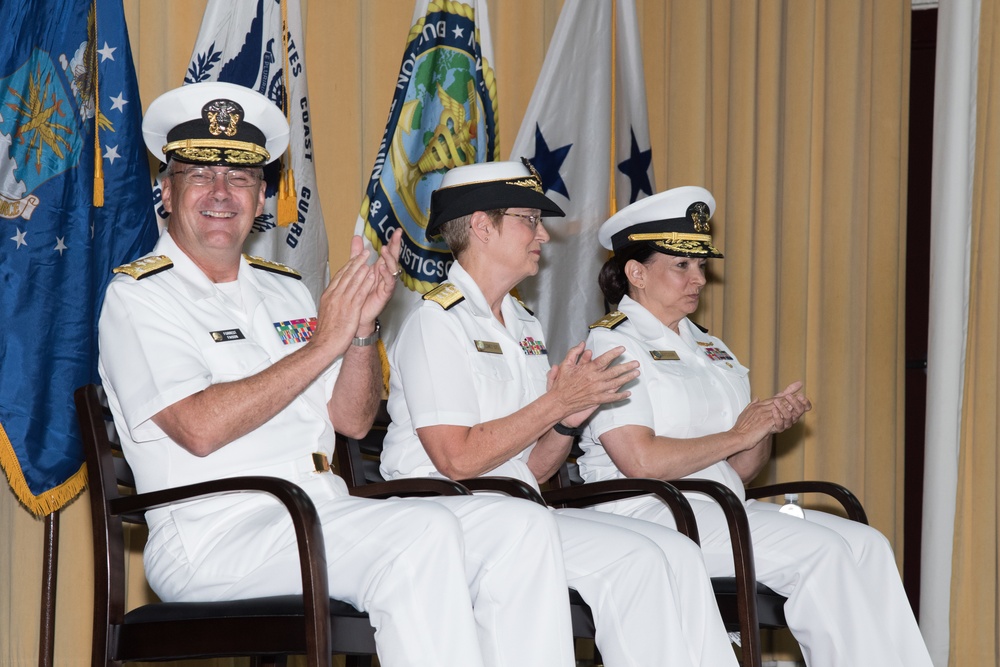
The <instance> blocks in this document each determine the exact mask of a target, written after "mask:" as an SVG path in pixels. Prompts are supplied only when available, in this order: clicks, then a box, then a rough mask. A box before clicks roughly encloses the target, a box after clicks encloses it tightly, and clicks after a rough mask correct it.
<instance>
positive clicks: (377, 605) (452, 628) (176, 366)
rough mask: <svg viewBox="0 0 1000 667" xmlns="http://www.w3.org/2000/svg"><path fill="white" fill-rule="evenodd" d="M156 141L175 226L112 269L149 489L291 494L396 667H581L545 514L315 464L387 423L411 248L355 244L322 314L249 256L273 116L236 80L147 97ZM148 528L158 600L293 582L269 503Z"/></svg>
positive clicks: (239, 500) (262, 589)
mask: <svg viewBox="0 0 1000 667" xmlns="http://www.w3.org/2000/svg"><path fill="white" fill-rule="evenodd" d="M143 133H144V136H145V140H146V144H147V147H148V148H149V149H150V151H151V152H152V153H153V154H154V155H156V156H157V157H158V158H160V159H161V160H162V161H164V162H166V163H167V167H168V169H167V177H166V179H165V180H164V184H163V203H164V207H165V208H166V210H167V211H169V212H170V220H169V227H168V230H167V231H165V232H164V233H163V234H162V236H161V238H160V240H159V242H158V244H157V246H156V248H155V249H154V250H153V252H152V254H151V255H149V256H147V257H145V258H143V259H140V260H138V261H136V262H134V263H133V264H131V265H128V266H125V267H120V269H118V270H116V271H117V272H119V273H120V274H121V275H118V276H116V277H115V279H114V280H113V281H112V282H111V285H110V286H109V288H108V292H107V296H106V299H105V303H104V307H103V310H102V315H101V320H100V348H101V363H100V371H101V376H102V379H103V380H104V386H105V388H106V390H107V393H108V398H109V402H110V405H111V409H112V412H113V414H114V418H115V423H116V426H117V427H118V431H119V432H120V434H121V437H122V443H123V447H124V451H125V455H126V457H127V459H128V460H129V462H130V464H131V465H132V468H133V470H134V472H135V475H136V486H137V487H138V490H139V491H140V492H146V491H153V490H157V489H162V488H168V487H172V486H177V485H182V484H189V483H194V482H198V481H202V480H207V479H214V478H220V477H231V476H237V475H271V476H276V477H281V478H284V479H288V480H291V481H293V482H295V483H297V484H299V485H300V486H301V487H302V488H303V489H304V490H305V491H306V492H307V493H308V494H309V496H310V497H311V499H312V500H313V502H314V503H315V504H316V507H317V510H318V512H319V515H320V519H321V521H322V523H323V528H324V536H325V538H326V551H327V558H326V560H327V566H328V568H329V581H330V594H331V595H332V596H334V597H336V598H339V599H342V600H346V601H348V602H350V603H351V604H353V605H355V606H356V607H358V608H359V609H362V610H365V611H367V612H368V613H369V616H370V619H371V622H372V624H373V626H374V627H375V628H376V629H377V633H376V643H377V646H378V654H379V659H380V662H381V664H382V665H384V666H386V667H389V666H396V667H400V666H402V665H413V664H420V665H437V666H449V667H457V666H459V665H461V666H463V667H464V666H466V665H476V666H487V665H490V666H493V665H495V666H498V667H499V666H509V667H520V666H522V665H534V666H536V667H551V666H552V665H559V666H562V667H566V666H569V665H572V661H573V654H572V641H571V637H570V621H569V609H568V603H567V593H566V587H565V584H564V582H565V573H564V571H563V568H562V560H561V555H560V553H559V543H558V534H557V529H556V527H555V525H554V522H553V521H552V520H551V518H550V517H549V514H548V512H546V511H545V510H544V509H543V508H534V507H530V506H524V507H519V506H513V507H512V506H510V505H509V504H508V503H506V502H502V501H501V500H499V499H489V502H484V499H479V498H474V497H456V498H451V499H449V500H442V501H441V502H440V503H431V502H427V501H425V500H399V499H394V500H368V499H363V498H353V497H350V496H349V495H348V493H347V490H346V486H345V484H344V482H343V480H341V479H340V478H339V477H338V476H336V475H335V474H333V473H332V472H330V471H329V469H328V467H327V466H325V465H323V463H324V462H325V461H327V460H329V457H330V456H331V455H332V452H333V443H334V433H335V430H336V431H340V432H343V433H345V434H347V435H352V436H361V435H363V434H364V433H365V432H366V431H367V430H368V428H369V427H370V425H371V422H372V420H373V418H374V415H375V410H376V408H377V404H378V400H379V393H380V392H379V388H380V380H381V372H380V368H379V361H378V354H377V351H376V346H375V345H374V343H375V342H376V341H377V340H378V324H377V320H376V315H377V314H378V313H379V311H380V310H381V309H382V307H383V306H384V305H385V303H386V301H387V300H388V299H389V297H390V296H391V293H392V290H393V286H394V283H395V280H396V276H397V275H398V274H397V271H398V265H397V257H398V255H399V248H400V243H399V240H397V239H396V238H394V239H392V241H391V242H390V243H389V245H388V246H386V247H383V248H382V249H381V251H380V256H379V257H378V259H377V261H376V262H375V263H374V265H371V266H369V265H368V263H367V261H366V260H367V259H368V258H367V257H366V253H364V252H363V251H362V246H361V242H360V239H359V238H355V239H354V241H353V242H352V247H351V259H350V260H349V261H348V263H347V264H346V265H345V266H344V267H343V268H341V269H340V270H339V271H338V272H337V273H336V274H335V275H334V276H333V278H332V279H331V281H330V284H329V286H328V287H327V288H326V290H325V291H324V292H323V295H322V297H321V299H320V304H319V308H318V311H317V308H316V305H315V303H314V302H313V300H312V298H311V297H310V294H309V292H308V290H307V289H306V288H305V287H304V286H303V285H302V284H301V283H300V282H299V281H298V280H297V279H296V275H297V274H295V272H294V271H292V270H291V269H289V268H288V267H284V266H281V265H277V264H273V263H270V262H267V261H264V260H260V259H257V258H248V257H245V256H242V254H241V253H242V247H243V242H244V241H245V239H246V237H247V235H248V234H249V233H250V229H251V225H252V223H253V221H254V218H255V216H257V215H259V214H260V213H261V211H262V209H263V203H264V190H263V183H262V166H263V165H264V164H265V163H267V162H269V161H271V160H273V159H275V158H277V157H278V156H279V155H281V153H282V152H284V148H285V146H286V145H287V141H288V126H287V123H286V122H285V119H284V117H283V115H282V113H281V112H280V111H279V110H278V109H277V107H275V106H274V105H273V104H272V103H270V102H269V101H268V100H267V99H266V98H265V97H263V96H262V95H259V94H258V93H256V92H254V91H251V90H249V89H246V88H243V87H240V86H235V85H231V84H222V83H203V84H193V85H189V86H184V87H183V88H180V89H177V90H174V91H171V92H168V93H166V94H165V95H163V96H161V97H160V98H158V99H157V100H156V101H154V102H153V103H152V104H151V105H150V107H149V111H148V112H147V114H146V118H145V121H144V125H143ZM317 461H318V462H319V465H317V464H316V462H317ZM147 520H148V523H149V530H150V534H149V540H148V543H147V546H146V550H145V554H144V560H145V566H146V575H147V578H148V580H149V583H150V585H151V586H152V588H153V590H154V591H156V592H157V594H158V595H159V596H160V597H161V598H163V599H164V600H218V599H239V598H243V597H256V596H263V595H279V594H288V593H295V592H299V591H301V580H300V576H299V568H298V555H297V551H296V548H295V539H294V534H293V530H292V527H291V524H290V520H289V519H288V517H287V515H286V514H285V512H284V510H283V508H282V507H281V506H280V505H278V504H277V503H276V502H275V501H273V500H272V499H270V498H269V497H263V496H260V495H254V494H239V495H234V496H227V497H224V498H218V499H209V500H200V501H195V502H190V503H186V504H183V505H180V506H173V507H170V508H166V509H160V510H155V511H150V512H148V514H147ZM470 541H471V542H470ZM524 563H531V568H530V569H525V567H524Z"/></svg>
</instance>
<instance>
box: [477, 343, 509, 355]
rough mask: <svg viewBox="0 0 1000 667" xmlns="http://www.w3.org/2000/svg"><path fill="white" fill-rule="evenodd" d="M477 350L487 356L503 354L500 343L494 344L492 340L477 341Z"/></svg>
mask: <svg viewBox="0 0 1000 667" xmlns="http://www.w3.org/2000/svg"><path fill="white" fill-rule="evenodd" d="M476 349H477V350H479V351H480V352H485V353H487V354H503V349H501V347H500V343H494V342H493V341H491V340H477V341H476Z"/></svg>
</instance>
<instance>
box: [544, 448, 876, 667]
mask: <svg viewBox="0 0 1000 667" xmlns="http://www.w3.org/2000/svg"><path fill="white" fill-rule="evenodd" d="M574 450H575V451H574V454H575V455H579V454H581V453H582V452H581V451H580V450H579V449H576V448H574ZM573 458H575V456H573V457H571V460H570V462H567V465H564V466H563V467H562V469H561V470H560V471H559V474H558V475H557V477H556V478H554V479H553V482H552V483H553V486H555V487H557V488H560V489H566V488H574V489H575V488H585V487H588V486H591V485H590V484H583V480H582V479H579V478H577V477H576V476H574V475H571V472H570V471H571V468H570V464H571V462H572V460H573ZM616 481H618V480H616ZM603 483H604V482H599V484H603ZM670 484H671V485H672V486H674V487H676V488H677V489H679V490H681V491H687V492H698V493H703V494H705V495H707V496H709V497H710V498H711V499H712V500H714V501H715V502H716V503H718V504H719V507H720V508H721V509H722V512H723V514H724V515H725V517H726V523H727V525H728V527H729V537H730V541H731V543H732V545H733V563H734V566H735V576H733V577H713V578H712V588H713V589H714V590H715V598H716V602H717V603H718V605H719V611H720V613H721V615H722V620H723V622H724V623H725V625H726V630H728V631H729V632H739V633H740V649H741V654H742V661H741V662H742V664H743V667H761V665H762V664H763V660H762V657H761V639H760V629H761V628H770V629H779V628H786V627H788V624H787V622H786V620H785V612H784V605H785V602H786V600H787V598H785V597H784V596H783V595H780V594H778V593H776V592H775V591H773V590H771V589H770V588H769V587H767V586H765V585H764V584H761V583H759V582H757V576H756V572H755V569H754V559H753V543H752V542H751V539H750V524H749V523H748V522H747V516H746V511H745V509H744V507H743V503H742V502H741V501H740V499H739V498H738V497H737V496H736V494H734V493H733V492H732V491H731V490H730V489H729V488H727V487H726V486H724V485H723V484H720V483H718V482H715V481H711V480H704V479H688V478H686V479H678V480H671V481H670ZM551 493H552V494H554V493H555V492H551ZM786 493H797V494H799V495H802V494H804V493H821V494H824V495H828V496H830V497H832V498H833V499H834V500H836V501H837V502H839V503H840V504H841V506H842V507H843V508H844V512H845V513H846V515H847V517H848V518H849V519H852V520H854V521H858V522H860V523H865V524H867V523H868V517H867V515H866V514H865V510H864V507H862V505H861V502H860V501H859V500H858V498H857V496H855V495H854V494H853V493H851V491H849V490H848V489H847V488H845V487H843V486H841V485H839V484H835V483H833V482H821V481H802V482H786V483H782V484H773V485H769V486H761V487H754V488H748V489H747V490H746V497H747V498H748V499H758V498H769V497H774V496H782V495H784V494H786ZM557 497H558V496H555V495H548V496H547V499H550V502H551V500H552V499H556V498H557Z"/></svg>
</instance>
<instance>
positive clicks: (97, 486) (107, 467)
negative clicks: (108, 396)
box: [74, 384, 141, 665]
mask: <svg viewBox="0 0 1000 667" xmlns="http://www.w3.org/2000/svg"><path fill="white" fill-rule="evenodd" d="M102 393H103V392H102V391H101V390H100V388H99V387H98V386H96V385H92V384H91V385H87V386H85V387H81V388H79V389H77V391H76V394H75V396H74V398H75V401H76V411H77V419H78V421H79V423H80V430H81V435H82V437H83V444H84V447H83V449H84V456H85V459H86V466H87V479H88V484H89V487H90V515H91V519H92V521H93V524H94V525H93V530H94V643H93V650H94V656H93V658H94V659H93V664H95V665H96V664H104V661H105V659H106V656H105V655H104V654H103V651H104V650H105V649H104V648H102V647H106V646H107V644H108V641H109V637H108V633H109V631H110V628H111V627H112V626H114V625H120V624H121V623H122V621H123V618H124V616H125V538H124V526H123V520H122V518H121V517H118V516H114V515H112V513H111V512H110V511H109V508H108V503H109V502H110V501H112V500H114V499H115V498H120V497H121V496H122V492H121V491H120V490H119V487H118V484H119V481H122V483H124V484H132V480H131V471H130V470H129V469H128V464H127V463H126V462H125V459H124V457H122V456H121V450H120V448H119V447H118V446H117V444H115V443H112V440H111V438H110V437H109V433H114V432H115V431H114V423H113V422H111V414H110V411H109V410H108V409H107V408H105V407H104V405H103V404H102V400H101V394H102ZM115 452H117V453H118V454H117V456H116V454H115ZM138 519H139V520H141V517H139V518H138ZM98 651H102V654H101V655H97V652H98Z"/></svg>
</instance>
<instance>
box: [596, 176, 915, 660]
mask: <svg viewBox="0 0 1000 667" xmlns="http://www.w3.org/2000/svg"><path fill="white" fill-rule="evenodd" d="M714 209H715V200H714V199H713V198H712V195H711V194H710V193H709V192H708V191H707V190H705V189H703V188H699V187H682V188H676V189H673V190H668V191H667V192H663V193H660V194H658V195H654V196H652V197H648V198H646V199H644V200H642V201H640V202H636V203H635V204H632V205H630V206H628V207H626V208H624V209H622V210H621V211H619V212H618V213H617V214H616V215H615V216H613V217H612V218H611V219H610V220H608V221H607V222H605V223H604V225H603V226H602V227H601V230H600V233H599V238H600V241H601V244H602V245H603V246H604V247H605V248H608V249H609V250H614V253H615V255H614V256H613V257H612V258H611V259H609V260H608V262H607V263H606V264H605V266H604V267H603V269H602V271H601V276H600V281H599V282H600V285H601V289H602V290H603V292H604V294H605V298H606V299H607V300H608V302H609V303H618V304H619V306H618V311H616V312H614V313H612V314H610V315H608V316H606V317H605V318H603V319H602V320H600V321H599V322H598V323H596V324H595V325H594V326H593V327H592V331H591V334H590V338H589V339H588V341H587V347H588V348H589V349H591V350H592V351H593V352H594V354H601V353H602V352H604V351H606V350H609V349H617V348H619V347H620V346H624V347H625V353H624V354H623V355H622V357H621V359H622V361H638V362H639V364H640V368H641V371H642V372H641V373H640V375H639V378H638V379H637V380H635V381H634V382H632V383H631V384H629V385H626V388H628V389H629V390H630V391H631V396H630V397H629V398H628V399H627V400H624V401H620V402H618V403H612V404H608V405H605V406H603V407H602V408H600V409H599V410H598V411H597V412H596V413H595V414H594V416H593V418H592V419H591V421H590V423H589V424H588V427H587V431H586V433H585V434H584V438H583V441H582V443H581V444H582V447H583V449H584V452H585V454H584V456H583V457H582V458H581V459H580V462H579V463H580V469H581V474H582V475H583V477H584V479H585V480H586V481H597V480H603V479H614V478H619V477H655V478H659V479H667V480H669V479H676V478H680V477H685V476H690V477H698V478H708V479H713V480H716V481H718V482H722V483H723V484H725V485H726V486H728V487H729V488H730V489H732V491H733V492H734V493H736V494H737V495H738V496H739V497H740V498H744V497H745V496H744V483H746V482H749V481H750V480H752V479H753V478H754V477H755V476H756V475H757V473H758V472H760V470H761V468H762V467H763V466H764V464H765V463H766V462H767V460H768V458H769V456H770V453H771V437H772V435H773V434H774V433H779V432H781V431H783V430H785V429H786V428H788V427H789V426H791V425H792V424H794V423H795V422H796V421H797V420H798V419H799V418H800V417H801V416H802V415H803V414H804V413H805V412H806V411H807V410H809V409H810V408H811V405H810V403H809V401H808V399H807V398H805V396H803V395H802V394H801V393H800V390H801V384H800V383H798V382H796V383H794V384H792V385H790V386H789V387H787V388H786V389H785V390H783V391H782V392H781V393H780V394H777V395H776V396H774V397H772V398H769V399H767V400H764V401H759V400H754V401H751V400H750V384H749V381H748V379H747V369H746V367H744V366H742V365H740V363H739V361H737V360H736V357H735V355H734V354H733V353H732V352H731V351H730V350H729V348H727V347H726V345H725V344H724V343H723V342H722V341H721V340H719V339H718V338H715V337H713V336H710V335H709V334H708V333H707V332H706V331H705V330H703V329H701V328H699V327H698V326H697V325H696V324H694V323H693V322H691V320H689V319H688V316H689V315H691V314H692V313H694V311H695V310H696V309H697V307H698V300H699V294H700V292H701V290H702V288H703V287H704V286H705V264H706V262H707V259H708V258H721V257H722V254H721V253H719V251H718V250H716V248H715V247H714V246H713V245H712V237H711V234H710V227H709V219H710V218H711V216H712V213H713V211H714ZM689 497H690V500H691V504H692V506H693V507H694V509H695V514H696V516H697V520H698V529H699V532H700V535H701V546H702V549H703V550H704V552H705V559H706V562H707V564H708V569H709V572H710V573H711V574H712V575H713V576H732V575H733V560H732V552H731V550H730V544H729V534H728V531H727V529H726V522H725V519H724V518H723V515H722V512H721V511H720V510H719V508H718V507H717V506H716V505H715V504H714V503H713V502H712V501H710V500H708V499H705V498H704V497H699V496H697V495H695V494H689ZM600 509H602V510H604V511H607V512H613V513H615V514H619V515H622V516H628V517H632V518H637V519H646V520H648V521H651V522H655V523H658V524H662V525H667V526H671V525H673V519H672V518H671V516H670V514H669V512H664V511H663V508H662V507H661V506H660V504H659V503H656V502H651V501H649V500H647V499H642V498H640V499H634V500H624V501H620V502H617V503H611V504H608V505H604V506H601V508H600ZM778 509H779V506H778V505H775V504H773V503H767V502H760V501H755V500H750V501H746V510H747V516H748V519H749V522H750V530H751V534H752V539H753V547H754V556H755V565H756V571H757V579H758V580H759V581H761V582H763V583H764V584H767V585H768V586H770V587H771V588H773V589H774V590H776V591H778V592H779V593H781V594H783V595H785V596H787V597H788V602H787V603H786V604H785V615H786V618H787V620H788V624H789V628H790V629H791V631H792V633H793V634H794V636H795V637H796V639H797V640H798V642H799V644H800V645H801V647H802V652H803V655H804V657H805V659H806V663H807V664H808V665H809V666H810V667H834V666H837V667H925V666H926V667H929V665H930V664H931V663H930V658H929V656H928V654H927V649H926V647H925V645H924V643H923V640H922V638H921V636H920V633H919V630H918V628H917V624H916V622H915V620H914V618H913V614H912V612H911V611H910V606H909V603H908V602H907V599H906V596H905V594H904V591H903V587H902V584H901V582H900V580H899V574H898V572H897V570H896V565H895V561H894V559H893V555H892V551H891V549H890V547H889V544H888V542H887V541H886V539H885V538H884V537H883V536H882V535H881V534H880V533H879V532H878V531H876V530H875V529H873V528H870V527H869V526H866V525H863V524H858V523H855V522H852V521H849V520H847V519H841V518H840V517H837V516H833V515H830V514H825V513H823V512H815V511H811V510H806V511H805V519H804V520H803V519H802V518H799V517H797V516H793V515H790V514H785V513H781V512H779V511H778Z"/></svg>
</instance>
